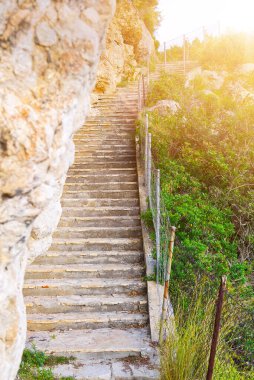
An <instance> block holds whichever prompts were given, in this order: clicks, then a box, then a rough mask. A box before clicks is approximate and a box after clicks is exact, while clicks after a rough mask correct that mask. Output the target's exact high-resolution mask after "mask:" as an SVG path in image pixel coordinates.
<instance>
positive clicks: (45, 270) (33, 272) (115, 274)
mask: <svg viewBox="0 0 254 380" xmlns="http://www.w3.org/2000/svg"><path fill="white" fill-rule="evenodd" d="M142 276H144V266H142V265H140V264H136V265H133V264H132V265H130V264H118V265H115V264H97V265H94V264H70V265H68V267H66V265H62V264H59V265H52V264H48V265H42V264H37V265H36V261H35V263H34V264H33V265H30V266H29V267H28V269H27V272H26V279H32V278H33V279H54V278H134V277H135V278H137V279H140V278H141V277H142Z"/></svg>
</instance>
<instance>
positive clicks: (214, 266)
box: [148, 73, 254, 379]
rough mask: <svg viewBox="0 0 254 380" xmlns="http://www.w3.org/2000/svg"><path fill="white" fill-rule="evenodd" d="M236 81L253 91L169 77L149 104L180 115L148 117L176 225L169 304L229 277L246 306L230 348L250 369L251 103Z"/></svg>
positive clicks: (253, 242) (244, 79) (248, 83)
mask: <svg viewBox="0 0 254 380" xmlns="http://www.w3.org/2000/svg"><path fill="white" fill-rule="evenodd" d="M236 80H237V81H239V80H240V81H241V83H242V85H244V86H245V87H249V88H250V89H251V88H252V89H253V87H252V85H253V82H252V81H253V77H252V76H250V75H242V76H239V75H238V74H237V76H236V77H234V74H231V75H230V77H228V78H227V79H226V80H225V84H224V85H223V86H222V87H221V89H220V90H214V89H213V91H211V89H209V88H207V90H209V92H205V91H204V87H205V86H207V83H205V84H204V83H203V82H202V81H203V79H202V78H199V80H198V81H196V83H194V85H193V86H190V87H188V88H186V87H185V85H184V81H183V78H180V77H178V76H168V75H166V74H165V73H164V74H162V76H161V78H160V80H159V81H157V82H155V83H153V84H152V86H151V89H150V93H149V96H148V102H149V105H153V104H154V103H156V101H158V100H160V99H173V100H175V101H178V102H179V104H180V110H179V111H178V112H177V113H175V114H172V113H170V112H169V113H168V114H166V115H164V116H161V115H159V114H158V113H157V112H156V111H155V112H152V113H150V129H151V132H152V136H153V155H154V157H155V160H156V164H157V166H158V167H159V168H160V169H161V172H162V190H163V191H162V194H163V199H164V201H165V204H166V206H167V210H168V212H169V215H170V218H171V222H172V224H174V225H176V227H177V244H176V248H175V255H174V262H173V266H172V277H171V285H170V292H171V295H172V300H173V302H174V303H175V304H177V300H178V299H179V297H180V296H181V297H182V295H183V294H184V295H185V297H186V300H187V303H188V302H190V299H191V297H192V293H193V289H194V288H195V284H196V282H197V281H198V280H200V279H202V278H203V277H204V276H205V277H207V278H208V279H209V283H210V285H211V294H212V293H213V292H216V291H217V288H218V284H219V280H220V277H221V275H223V274H227V276H228V288H229V295H230V296H231V297H232V299H233V300H234V302H235V304H236V305H241V307H240V308H239V313H238V314H239V316H241V318H240V319H239V320H237V321H236V324H235V331H234V333H232V335H231V337H230V345H231V346H232V347H233V348H234V350H235V352H236V353H237V355H238V360H239V362H241V363H242V364H245V365H248V363H250V362H251V361H252V360H253V357H252V353H253V350H254V347H253V329H252V327H251V321H252V318H253V304H251V303H252V302H253V290H252V288H251V287H250V283H251V281H252V280H251V271H252V264H251V259H252V258H253V252H254V201H253V195H254V170H253V158H254V128H253V122H254V104H253V101H252V100H250V99H245V100H244V101H241V100H239V99H238V98H237V97H234V96H233V95H232V93H231V88H232V83H233V82H234V81H236ZM188 300H189V301H188ZM235 378H236V379H238V378H240V377H235ZM242 378H245V377H242Z"/></svg>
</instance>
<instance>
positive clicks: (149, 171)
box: [147, 133, 152, 201]
mask: <svg viewBox="0 0 254 380" xmlns="http://www.w3.org/2000/svg"><path fill="white" fill-rule="evenodd" d="M151 150H152V135H151V133H148V146H147V195H148V198H149V201H150V197H151V166H152V165H151V164H152V163H151V161H152V152H151Z"/></svg>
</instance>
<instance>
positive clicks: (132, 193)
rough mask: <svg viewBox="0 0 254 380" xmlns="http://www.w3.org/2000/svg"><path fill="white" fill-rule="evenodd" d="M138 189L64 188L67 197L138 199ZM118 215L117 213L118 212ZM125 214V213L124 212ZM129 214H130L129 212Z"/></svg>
mask: <svg viewBox="0 0 254 380" xmlns="http://www.w3.org/2000/svg"><path fill="white" fill-rule="evenodd" d="M138 196H139V194H138V190H121V191H120V190H102V191H97V190H89V191H80V190H79V191H67V189H65V190H64V198H65V199H72V198H76V199H78V198H79V199H80V198H81V199H126V198H128V199H129V198H135V199H138ZM116 215H117V214H116ZM122 215H124V214H122ZM127 215H129V214H127Z"/></svg>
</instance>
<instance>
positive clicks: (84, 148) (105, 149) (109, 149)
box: [76, 140, 135, 154]
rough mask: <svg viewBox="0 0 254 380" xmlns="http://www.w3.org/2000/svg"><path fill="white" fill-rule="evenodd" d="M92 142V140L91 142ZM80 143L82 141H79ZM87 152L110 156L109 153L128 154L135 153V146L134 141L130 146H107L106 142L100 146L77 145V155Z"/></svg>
mask: <svg viewBox="0 0 254 380" xmlns="http://www.w3.org/2000/svg"><path fill="white" fill-rule="evenodd" d="M90 141H91V140H90ZM79 142H80V141H79ZM87 152H94V153H97V154H98V153H101V154H105V153H107V154H109V153H115V152H118V153H119V152H122V153H128V152H131V153H133V152H135V145H134V141H131V142H130V144H127V143H126V144H122V145H115V146H114V145H105V142H103V141H102V143H101V144H100V145H99V144H98V145H92V144H90V145H89V144H87V143H84V144H83V143H82V144H78V145H77V149H76V153H79V154H81V153H87Z"/></svg>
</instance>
